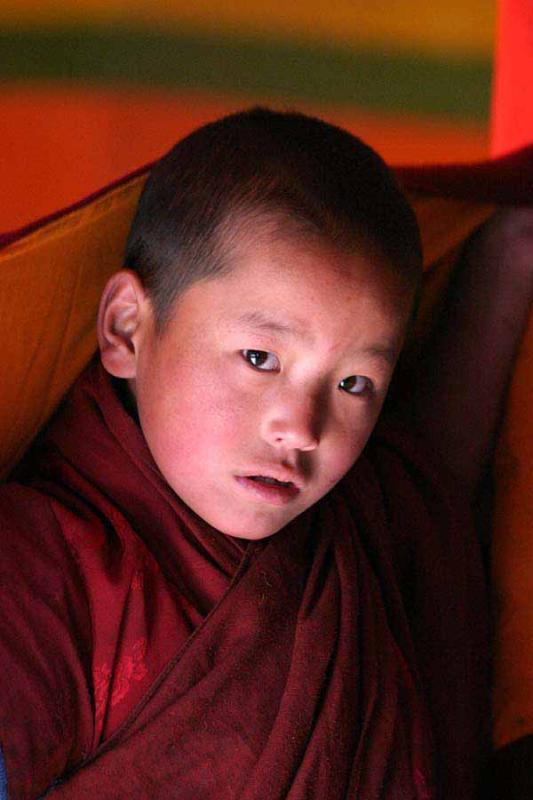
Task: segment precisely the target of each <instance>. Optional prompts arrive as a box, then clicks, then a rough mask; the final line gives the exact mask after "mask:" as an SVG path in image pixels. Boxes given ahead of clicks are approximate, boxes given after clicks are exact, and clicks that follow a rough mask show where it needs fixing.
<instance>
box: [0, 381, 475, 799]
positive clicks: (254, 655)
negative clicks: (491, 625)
mask: <svg viewBox="0 0 533 800" xmlns="http://www.w3.org/2000/svg"><path fill="white" fill-rule="evenodd" d="M0 521H1V525H2V543H1V551H0V582H1V587H2V589H1V596H2V610H1V614H0V682H1V691H0V697H1V698H2V701H1V709H0V741H1V745H2V749H3V751H4V756H5V760H6V766H7V778H8V793H9V797H10V800H25V799H26V798H36V797H38V796H40V795H41V794H42V793H43V792H44V791H45V790H46V789H47V788H48V787H50V786H51V785H52V784H54V785H53V787H52V789H51V791H50V797H53V798H56V797H57V798H62V797H64V798H72V799H74V798H76V799H77V798H80V800H81V798H87V799H88V798H91V800H92V798H99V800H112V798H113V800H115V798H128V800H141V798H146V799H147V800H148V798H150V800H158V798H161V800H168V799H169V798H179V800H193V798H194V800H215V798H216V800H230V798H232V799H233V798H235V799H237V798H239V800H284V798H289V800H344V798H349V799H350V800H355V798H357V799H358V800H359V799H360V800H378V798H379V800H429V799H430V798H433V797H437V796H438V797H444V798H450V799H452V798H453V800H463V799H464V800H466V799H467V798H472V797H473V796H474V785H475V773H476V770H477V768H478V767H479V759H480V754H481V753H482V751H483V749H484V747H486V745H487V740H486V719H485V714H486V709H487V708H488V697H487V649H486V609H485V594H484V581H483V575H482V568H481V559H480V554H479V548H478V545H477V542H476V538H475V535H474V532H473V530H472V526H471V524H470V521H469V515H468V511H467V510H466V507H465V504H464V499H463V498H461V496H460V493H459V492H458V490H457V488H456V487H453V486H451V485H450V482H449V480H448V479H447V477H446V476H444V475H443V474H442V473H441V471H440V470H437V469H436V468H435V466H434V465H432V463H431V459H430V457H429V456H428V455H427V454H424V452H423V448H422V444H421V442H419V441H416V440H415V438H414V437H407V436H406V434H405V431H403V430H402V429H401V428H400V427H399V426H397V425H393V424H392V423H390V422H388V423H387V424H384V423H381V424H380V426H379V428H378V430H377V431H376V432H375V433H374V434H373V436H372V438H371V440H370V443H369V445H368V446H367V448H366V450H365V452H364V453H363V455H362V456H361V457H360V459H359V460H358V462H357V464H356V465H355V466H354V468H353V469H352V470H351V472H350V473H349V474H348V475H347V476H346V478H345V479H343V480H342V481H341V482H340V483H339V484H338V485H337V486H336V487H335V488H334V489H333V490H332V491H331V492H330V493H329V494H328V495H327V496H326V497H325V498H323V500H321V501H320V502H319V503H318V504H317V505H316V506H314V507H312V508H311V509H309V510H308V511H307V512H305V513H304V514H303V515H302V516H301V517H299V518H298V519H296V520H295V521H294V522H293V523H291V524H290V525H289V526H288V527H287V528H285V529H284V530H282V531H280V532H279V533H277V534H275V535H274V536H272V537H270V538H269V539H266V540H263V541H260V542H250V543H248V542H245V541H243V540H238V539H232V538H231V537H228V536H224V535H223V534H221V533H219V532H217V531H215V530H213V529H212V528H210V526H209V525H207V523H205V522H203V521H202V520H201V519H199V518H198V517H197V516H196V515H195V514H194V513H193V512H192V511H191V510H190V509H188V508H187V507H186V506H185V505H184V504H183V503H182V502H181V501H180V499H179V498H178V497H176V495H175V494H174V493H173V492H172V490H171V489H170V488H169V487H168V486H167V485H166V483H165V481H164V479H163V478H162V476H161V475H160V473H159V471H158V469H157V467H156V465H155V463H154V462H153V459H152V457H151V455H150V453H149V451H148V449H147V446H146V444H145V442H144V439H143V437H142V433H141V431H140V428H139V427H138V425H137V423H136V422H135V421H134V419H133V418H132V417H131V416H129V415H128V413H126V411H125V410H124V408H123V406H122V404H121V402H120V400H119V398H118V396H117V394H116V392H115V390H114V388H113V385H112V382H111V381H110V379H109V378H108V376H107V375H106V373H105V372H104V370H103V369H102V368H101V367H100V366H99V365H93V366H92V367H90V368H89V370H88V371H87V372H86V373H85V375H84V376H82V378H81V379H80V380H79V381H78V383H77V385H76V387H75V389H74V390H73V392H72V393H71V394H70V396H69V398H68V399H67V401H66V403H65V404H64V406H63V408H62V409H61V410H60V412H59V414H58V415H57V416H56V419H55V420H54V421H53V423H52V425H51V426H50V427H49V429H48V430H47V431H46V433H45V435H44V436H43V437H42V438H41V441H39V443H38V444H37V446H36V448H35V449H34V451H33V452H32V453H31V454H30V456H29V457H28V459H27V461H26V464H25V465H24V467H23V469H22V471H21V473H20V476H19V478H18V482H13V483H10V484H7V485H5V486H4V487H2V489H1V490H0Z"/></svg>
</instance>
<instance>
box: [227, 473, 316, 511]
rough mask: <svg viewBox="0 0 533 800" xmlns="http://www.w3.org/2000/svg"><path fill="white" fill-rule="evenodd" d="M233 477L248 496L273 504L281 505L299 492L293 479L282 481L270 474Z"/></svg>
mask: <svg viewBox="0 0 533 800" xmlns="http://www.w3.org/2000/svg"><path fill="white" fill-rule="evenodd" d="M235 479H236V481H237V482H238V483H239V484H240V486H242V487H243V488H244V489H246V490H247V492H248V494H249V496H252V497H253V496H255V497H256V498H258V499H260V500H263V501H266V502H268V503H271V504H274V505H283V504H285V503H287V502H289V501H290V500H292V499H293V498H294V497H296V495H298V494H299V493H300V489H299V487H298V486H297V485H296V484H295V483H294V482H293V481H283V480H280V479H279V478H274V477H273V476H272V475H236V476H235Z"/></svg>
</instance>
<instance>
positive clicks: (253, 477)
mask: <svg viewBox="0 0 533 800" xmlns="http://www.w3.org/2000/svg"><path fill="white" fill-rule="evenodd" d="M248 477H249V478H250V480H252V481H263V482H264V483H271V484H272V485H274V486H294V483H293V482H292V481H278V479H277V478H269V477H268V475H248Z"/></svg>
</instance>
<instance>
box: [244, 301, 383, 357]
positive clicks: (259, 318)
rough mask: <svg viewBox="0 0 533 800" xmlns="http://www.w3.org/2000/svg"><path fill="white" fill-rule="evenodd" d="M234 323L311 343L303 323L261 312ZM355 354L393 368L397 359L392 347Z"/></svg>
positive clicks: (367, 349)
mask: <svg viewBox="0 0 533 800" xmlns="http://www.w3.org/2000/svg"><path fill="white" fill-rule="evenodd" d="M236 323H237V324H238V325H245V326H247V327H249V328H255V329H256V330H262V331H269V332H271V333H279V334H281V335H282V336H289V337H296V338H299V339H305V340H307V341H312V337H311V336H310V335H309V333H308V332H307V331H306V330H305V327H304V325H303V323H300V322H293V323H291V322H288V321H282V320H279V319H276V317H272V316H270V315H268V314H264V313H263V312H262V311H249V312H247V313H246V314H242V315H241V316H240V317H238V318H237V320H236ZM357 354H358V355H368V356H372V357H374V358H379V359H381V360H382V361H385V362H386V363H387V364H388V365H389V366H391V367H394V365H395V364H396V359H397V357H398V350H397V348H396V347H394V346H388V345H380V344H376V345H368V346H367V347H361V348H359V349H358V350H357Z"/></svg>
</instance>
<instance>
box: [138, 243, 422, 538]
mask: <svg viewBox="0 0 533 800" xmlns="http://www.w3.org/2000/svg"><path fill="white" fill-rule="evenodd" d="M411 304H412V294H411V293H410V292H405V291H404V292H402V291H401V289H400V287H399V282H398V279H397V278H394V277H393V276H392V274H391V271H390V269H388V267H387V266H386V265H385V264H384V262H383V260H382V259H379V258H378V257H377V256H375V255H374V256H372V255H371V254H370V253H369V251H366V252H359V253H358V254H356V255H354V254H349V255H346V254H339V253H338V252H334V251H333V250H332V249H330V248H328V247H326V246H323V245H319V244H314V245H312V246H311V245H309V244H307V245H305V244H302V243H301V242H300V243H299V242H298V241H294V240H293V241H287V240H286V239H285V240H277V241H272V240H269V239H268V238H267V239H266V240H265V238H263V240H259V241H255V242H253V241H251V237H249V238H248V240H247V241H244V242H243V243H242V244H241V246H240V247H239V253H238V255H237V256H236V257H235V261H234V268H233V269H232V271H231V272H230V273H229V274H226V275H224V276H219V277H217V278H215V279H212V280H209V281H205V282H200V283H196V284H194V285H193V286H192V287H191V288H189V289H188V290H187V291H186V292H185V293H184V294H183V295H182V296H181V298H180V299H179V301H178V303H177V305H176V308H175V311H174V314H173V316H172V318H171V320H170V322H169V323H168V325H167V327H166V328H165V330H164V332H163V334H162V335H161V337H159V338H158V337H157V336H156V334H155V331H154V325H153V318H152V314H151V306H150V304H149V303H147V304H146V305H145V312H144V316H143V317H142V319H141V324H140V325H139V328H138V330H137V332H136V334H135V339H134V346H135V373H134V378H133V379H132V380H130V385H131V388H132V389H133V391H134V393H135V395H136V398H137V405H138V413H139V418H140V422H141V426H142V429H143V432H144V436H145V438H146V441H147V443H148V446H149V448H150V450H151V452H152V455H153V457H154V459H155V461H156V463H157V465H158V467H159V469H160V470H161V472H162V474H163V476H164V477H165V479H166V480H167V482H168V483H169V484H170V486H171V487H172V489H174V491H175V492H176V493H177V494H178V495H179V496H180V497H181V498H182V499H183V500H184V501H185V502H186V503H187V504H188V505H189V506H190V508H192V509H193V510H194V511H195V512H196V513H197V514H198V515H199V516H200V517H202V518H203V519H204V520H206V521H207V522H208V523H209V524H210V525H212V526H213V527H215V528H217V529H218V530H220V531H222V532H224V533H226V534H229V535H232V536H237V537H243V538H246V539H262V538H264V537H267V536H270V535H271V534H273V533H276V532H277V531H279V530H280V529H281V528H283V527H284V526H285V525H286V524H287V523H288V522H290V521H291V520H292V519H294V518H295V517H296V516H298V515H299V514H301V513H302V512H303V511H305V510H306V509H307V508H309V507H310V506H312V505H313V504H314V503H316V502H317V501H318V500H319V499H320V498H321V497H322V496H323V495H325V494H326V493H327V492H328V491H329V490H330V489H331V488H332V486H334V485H335V484H336V483H337V481H338V480H339V479H340V478H341V477H342V476H343V475H344V474H345V473H346V472H347V470H349V469H350V467H351V466H352V465H353V463H354V462H355V461H356V459H357V458H358V456H359V454H360V453H361V451H362V449H363V447H364V445H365V442H366V441H367V439H368V436H369V435H370V432H371V431H372V428H373V427H374V424H375V422H376V419H377V416H378V414H379V411H380V409H381V406H382V404H383V400H384V398H385V394H386V391H387V387H388V384H389V380H390V378H391V374H392V371H393V367H394V363H395V361H396V358H397V355H398V352H399V350H400V348H401V344H402V341H403V336H404V332H405V328H406V325H407V320H408V317H409V314H410V309H411ZM280 482H281V483H280Z"/></svg>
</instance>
